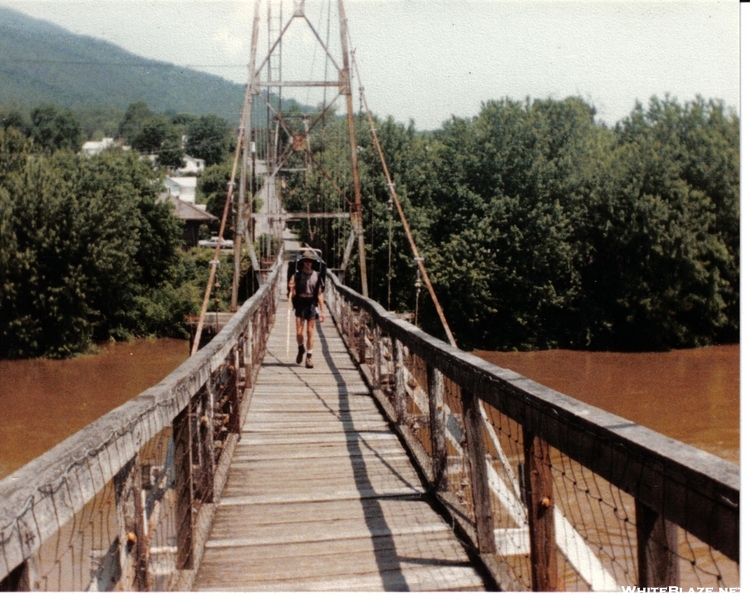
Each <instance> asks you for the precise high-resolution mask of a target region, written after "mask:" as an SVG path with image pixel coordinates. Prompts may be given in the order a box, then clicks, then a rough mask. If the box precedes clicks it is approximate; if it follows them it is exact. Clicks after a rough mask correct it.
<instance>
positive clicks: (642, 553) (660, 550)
mask: <svg viewBox="0 0 750 600" xmlns="http://www.w3.org/2000/svg"><path fill="white" fill-rule="evenodd" d="M635 519H636V528H637V535H638V586H639V587H641V588H660V587H668V586H679V585H680V566H679V562H678V560H677V559H678V556H679V555H678V553H677V528H676V527H675V526H674V524H672V523H670V522H669V521H667V520H665V519H664V517H663V516H662V515H660V514H659V513H657V512H656V511H653V510H651V509H650V508H649V507H648V506H645V505H644V504H642V503H641V502H636V504H635Z"/></svg>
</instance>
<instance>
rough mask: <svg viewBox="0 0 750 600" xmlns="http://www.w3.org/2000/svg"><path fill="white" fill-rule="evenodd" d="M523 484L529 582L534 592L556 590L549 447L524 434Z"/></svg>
mask: <svg viewBox="0 0 750 600" xmlns="http://www.w3.org/2000/svg"><path fill="white" fill-rule="evenodd" d="M523 454H524V461H525V462H524V484H525V490H526V507H527V512H528V515H529V536H530V542H531V582H532V586H533V590H534V591H535V592H553V591H556V590H557V555H556V549H557V545H556V542H555V510H554V506H555V505H554V500H555V499H554V489H553V482H552V471H551V469H550V464H551V463H550V455H549V445H548V444H547V443H546V442H545V441H544V440H541V439H539V438H538V437H536V436H534V435H533V434H531V433H529V432H526V431H524V435H523Z"/></svg>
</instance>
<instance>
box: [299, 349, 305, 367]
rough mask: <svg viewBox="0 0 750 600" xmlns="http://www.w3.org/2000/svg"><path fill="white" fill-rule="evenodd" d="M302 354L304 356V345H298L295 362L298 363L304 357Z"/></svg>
mask: <svg viewBox="0 0 750 600" xmlns="http://www.w3.org/2000/svg"><path fill="white" fill-rule="evenodd" d="M304 356H305V347H304V346H302V345H300V346H299V347H298V348H297V364H298V365H299V364H301V363H302V359H303V358H304Z"/></svg>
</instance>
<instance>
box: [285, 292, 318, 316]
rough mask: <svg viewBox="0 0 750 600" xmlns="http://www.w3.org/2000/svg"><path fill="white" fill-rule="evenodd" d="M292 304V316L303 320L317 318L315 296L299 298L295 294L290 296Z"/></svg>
mask: <svg viewBox="0 0 750 600" xmlns="http://www.w3.org/2000/svg"><path fill="white" fill-rule="evenodd" d="M292 304H293V306H294V316H295V317H298V318H300V319H304V320H305V321H310V320H311V319H317V318H318V316H319V314H318V307H317V306H315V298H300V297H298V296H295V297H294V298H292Z"/></svg>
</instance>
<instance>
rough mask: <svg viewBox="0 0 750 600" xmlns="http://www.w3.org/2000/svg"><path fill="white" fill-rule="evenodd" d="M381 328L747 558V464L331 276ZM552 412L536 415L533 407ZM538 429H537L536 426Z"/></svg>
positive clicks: (682, 523) (683, 523) (654, 505)
mask: <svg viewBox="0 0 750 600" xmlns="http://www.w3.org/2000/svg"><path fill="white" fill-rule="evenodd" d="M331 280H332V285H331V286H329V289H331V288H335V293H337V294H340V295H341V297H342V298H343V299H344V300H345V301H346V302H351V303H352V304H353V305H354V306H356V307H358V308H360V310H362V309H364V310H366V311H367V313H368V314H369V315H370V318H371V320H372V322H373V327H375V328H378V329H380V330H382V331H383V332H384V334H386V335H393V336H395V337H397V338H398V339H399V340H400V341H401V342H402V343H403V344H404V345H406V346H408V348H409V351H410V352H412V353H414V354H415V355H417V356H420V357H421V358H422V359H423V360H424V361H425V362H426V363H427V364H429V365H432V366H434V367H436V368H438V369H440V370H441V372H442V373H443V374H444V375H445V376H446V377H448V378H450V379H451V380H452V381H454V382H456V383H457V384H458V385H459V386H460V387H461V388H462V389H465V390H467V391H469V392H471V393H472V394H475V395H476V396H478V397H481V398H482V399H483V400H484V401H485V402H486V403H487V404H489V405H491V406H493V407H494V408H496V409H498V410H500V411H501V412H502V413H503V414H505V415H507V416H508V417H510V418H511V419H513V420H515V421H517V422H519V423H521V424H522V425H523V426H524V427H525V428H526V429H528V430H529V431H531V432H532V433H533V434H535V435H537V436H538V437H539V438H541V439H544V440H546V441H547V442H548V443H549V444H550V445H551V446H552V447H554V448H557V449H558V450H560V451H561V452H562V453H564V454H567V455H568V456H569V457H570V458H571V459H572V460H575V461H577V462H579V463H581V465H583V466H584V467H585V468H587V469H590V470H591V471H593V472H594V473H596V474H598V475H600V476H602V477H604V478H605V479H607V480H608V481H612V482H615V483H616V485H617V486H618V487H619V488H620V489H622V490H623V491H625V492H626V493H628V494H630V495H632V496H634V497H636V498H637V499H639V500H640V501H641V502H643V503H644V504H645V505H646V506H648V507H649V508H651V509H652V510H654V511H657V512H659V511H661V512H663V514H664V516H665V518H667V519H668V520H669V521H671V522H673V523H675V524H676V525H678V526H679V527H682V528H684V529H686V530H687V531H688V532H690V533H692V534H693V535H695V536H696V537H697V538H699V539H700V540H702V541H704V542H705V543H707V544H709V545H710V546H711V547H713V548H716V549H717V550H719V551H720V552H722V553H723V554H725V555H726V556H728V557H729V558H730V559H732V560H734V561H737V562H738V561H739V530H740V529H739V483H740V476H739V468H738V467H737V465H734V464H732V463H730V462H728V461H725V460H723V459H720V458H718V457H715V456H712V455H710V454H708V453H706V452H703V451H701V450H698V449H696V448H693V447H691V446H688V445H687V444H683V443H680V442H678V441H676V440H672V439H669V438H667V437H665V436H663V435H661V434H658V433H656V432H654V431H651V430H649V429H647V428H645V427H642V426H639V425H636V424H635V423H633V422H631V421H628V420H626V419H623V418H620V417H617V416H615V415H612V414H610V413H607V412H605V411H603V410H600V409H597V408H595V407H593V406H590V405H588V404H585V403H583V402H580V401H578V400H575V399H573V398H570V397H569V396H565V395H564V394H560V393H558V392H555V391H553V390H551V389H549V388H547V387H545V386H542V385H540V384H538V383H536V382H533V381H531V380H529V379H526V378H525V377H522V376H520V375H518V374H517V373H513V372H512V371H508V370H506V369H502V368H500V367H496V366H494V365H491V364H490V363H488V362H486V361H484V360H482V359H480V358H478V357H476V356H473V355H471V354H469V353H467V352H463V351H461V350H458V349H456V348H452V347H451V346H450V345H448V344H446V343H444V342H441V341H440V340H437V339H435V338H433V337H431V336H429V335H428V334H426V333H424V332H423V331H421V330H419V329H417V328H416V327H414V326H413V325H411V324H410V323H407V322H405V321H402V320H399V319H397V318H395V317H393V316H392V315H389V314H388V313H387V311H385V309H383V308H382V307H381V306H379V305H378V304H376V303H374V302H372V301H371V300H369V299H367V298H365V297H363V296H362V295H361V294H358V293H357V292H355V291H354V290H351V289H350V288H347V287H345V286H342V285H341V284H339V283H338V280H337V279H336V278H335V275H333V274H332V275H331ZM529 407H530V408H531V409H532V412H536V413H538V414H539V415H546V416H548V417H549V418H547V419H540V418H536V417H535V418H533V419H531V421H530V422H525V420H526V419H527V417H528V416H529V414H530V413H529V412H528V410H527V409H528V408H529ZM529 428H530V429H529Z"/></svg>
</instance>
